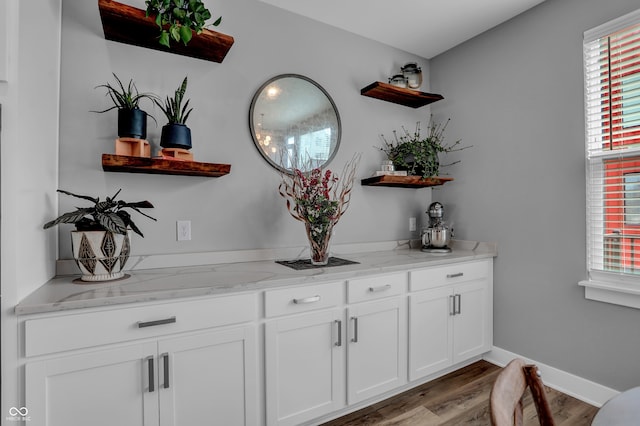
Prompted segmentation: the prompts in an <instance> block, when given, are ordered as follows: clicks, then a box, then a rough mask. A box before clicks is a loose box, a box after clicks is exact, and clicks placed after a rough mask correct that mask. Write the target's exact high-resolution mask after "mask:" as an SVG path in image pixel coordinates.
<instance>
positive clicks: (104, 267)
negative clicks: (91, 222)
mask: <svg viewBox="0 0 640 426" xmlns="http://www.w3.org/2000/svg"><path fill="white" fill-rule="evenodd" d="M71 247H72V250H73V258H74V259H75V261H76V264H77V265H78V267H79V268H80V271H81V272H82V277H81V278H80V279H81V280H82V281H89V282H98V281H111V280H116V279H119V278H122V277H123V276H124V272H122V269H123V268H124V265H125V264H126V263H127V260H128V259H129V255H130V254H131V242H130V239H129V235H128V234H126V235H122V234H116V233H113V232H109V231H72V232H71Z"/></svg>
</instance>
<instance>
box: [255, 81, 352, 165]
mask: <svg viewBox="0 0 640 426" xmlns="http://www.w3.org/2000/svg"><path fill="white" fill-rule="evenodd" d="M284 78H299V79H301V80H305V81H307V82H308V83H311V84H312V85H314V86H315V87H316V88H317V89H319V90H320V91H321V92H322V93H323V94H324V95H325V96H326V97H327V99H328V100H329V103H330V104H331V107H332V108H333V111H334V112H335V114H336V121H337V127H338V134H337V138H336V144H335V148H334V150H333V151H332V152H331V153H329V157H328V158H327V161H325V162H324V163H322V165H321V166H320V167H325V166H326V165H327V164H329V163H330V162H331V160H333V158H334V157H335V156H336V154H337V152H338V149H339V148H340V141H341V140H342V121H341V120H340V113H339V112H338V107H337V106H336V104H335V102H334V101H333V98H331V95H329V92H327V91H326V90H325V89H324V87H322V86H321V85H319V84H318V83H317V82H315V81H314V80H312V79H310V78H309V77H306V76H304V75H300V74H290V73H289V74H279V75H276V76H274V77H271V78H270V79H268V80H267V81H266V82H264V83H263V84H262V85H261V86H260V87H259V88H258V90H257V91H256V93H255V94H254V95H253V98H252V99H251V106H250V107H249V131H250V132H251V139H253V144H254V146H255V147H256V149H257V150H258V152H259V153H260V155H261V156H262V158H264V159H265V160H266V161H267V163H269V165H271V166H272V167H274V168H275V169H277V170H278V171H280V172H282V173H286V174H290V175H291V174H293V170H292V169H287V168H285V167H283V166H282V165H281V164H278V163H276V162H275V161H273V160H272V159H271V158H270V157H269V156H268V155H267V154H266V153H265V152H264V151H263V150H262V148H261V147H260V142H259V141H258V140H257V139H256V131H255V125H254V120H253V115H254V112H255V107H256V102H257V100H258V98H259V97H260V95H261V94H262V92H263V91H264V90H265V89H266V88H267V87H268V86H269V85H270V84H271V83H273V82H274V81H278V80H281V79H284ZM309 171H310V170H309ZM307 172H308V171H307Z"/></svg>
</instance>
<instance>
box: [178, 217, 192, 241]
mask: <svg viewBox="0 0 640 426" xmlns="http://www.w3.org/2000/svg"><path fill="white" fill-rule="evenodd" d="M176 234H177V238H178V241H191V221H190V220H179V221H177V222H176Z"/></svg>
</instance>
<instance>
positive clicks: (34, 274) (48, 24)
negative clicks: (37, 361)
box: [0, 0, 61, 418]
mask: <svg viewBox="0 0 640 426" xmlns="http://www.w3.org/2000/svg"><path fill="white" fill-rule="evenodd" d="M60 4H61V1H60V0H46V1H39V2H32V1H28V2H24V1H19V0H8V1H6V2H5V3H4V6H3V8H4V10H3V11H4V13H6V15H5V17H6V23H7V27H6V37H7V38H6V40H3V41H4V42H6V47H7V49H6V56H5V57H4V58H3V60H5V61H6V70H7V73H6V80H7V81H5V82H0V104H2V129H1V134H0V138H1V139H2V143H1V144H0V174H1V177H0V194H1V196H2V203H1V207H0V218H1V219H0V229H1V232H0V236H1V237H0V239H1V249H0V251H1V253H2V258H1V262H2V268H1V291H2V299H1V304H2V308H1V310H0V318H1V319H0V323H1V326H2V331H1V334H2V345H1V348H2V349H1V355H0V356H1V357H2V372H1V374H2V409H1V410H0V416H1V417H0V418H4V417H5V416H6V415H7V413H8V412H9V407H12V406H17V407H20V405H18V404H19V403H20V401H19V399H20V389H19V387H18V385H17V383H18V370H17V369H16V368H15V366H16V365H17V357H18V347H17V341H18V340H17V331H18V330H17V323H16V319H15V317H14V316H13V315H12V312H13V307H14V306H15V305H16V304H17V303H18V301H19V300H20V299H21V298H22V297H24V296H26V295H27V294H29V293H30V292H31V291H33V290H35V289H36V288H38V287H39V286H40V285H42V284H43V283H45V282H46V281H47V280H48V279H49V278H50V277H51V276H52V275H53V274H54V272H55V271H54V268H55V258H56V251H57V234H56V233H54V232H44V231H43V230H42V224H43V223H44V222H43V221H45V218H47V217H48V216H50V215H51V214H53V213H54V212H55V209H56V205H55V201H56V197H55V189H56V186H57V175H58V169H57V166H58V161H57V157H58V89H59V81H60V74H59V70H60V63H59V57H60V22H61V16H60V15H61V9H60ZM35 29H37V30H35ZM3 30H5V28H3ZM3 35H4V33H3ZM0 54H2V52H1V51H0ZM0 62H2V60H0Z"/></svg>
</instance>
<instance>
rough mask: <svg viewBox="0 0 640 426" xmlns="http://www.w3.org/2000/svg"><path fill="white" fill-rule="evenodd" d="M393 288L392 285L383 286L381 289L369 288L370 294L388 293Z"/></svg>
mask: <svg viewBox="0 0 640 426" xmlns="http://www.w3.org/2000/svg"><path fill="white" fill-rule="evenodd" d="M390 288H391V284H387V285H381V286H379V287H369V292H371V293H379V292H381V291H387V290H389V289H390Z"/></svg>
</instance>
